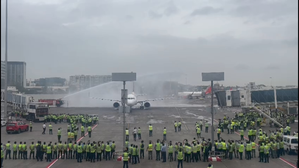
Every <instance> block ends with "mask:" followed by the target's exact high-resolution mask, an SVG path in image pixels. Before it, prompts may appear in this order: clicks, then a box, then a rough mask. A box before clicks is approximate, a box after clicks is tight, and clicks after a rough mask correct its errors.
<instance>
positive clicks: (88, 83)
mask: <svg viewBox="0 0 299 168" xmlns="http://www.w3.org/2000/svg"><path fill="white" fill-rule="evenodd" d="M111 80H112V76H111V75H75V76H70V81H69V86H70V88H75V90H77V91H79V90H82V89H87V88H90V87H93V86H97V85H100V84H103V83H107V82H110V81H111Z"/></svg>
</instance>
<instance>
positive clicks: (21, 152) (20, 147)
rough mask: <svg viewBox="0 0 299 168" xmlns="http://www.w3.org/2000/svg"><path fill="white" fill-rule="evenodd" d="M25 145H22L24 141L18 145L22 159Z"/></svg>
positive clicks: (19, 157) (19, 155) (19, 156)
mask: <svg viewBox="0 0 299 168" xmlns="http://www.w3.org/2000/svg"><path fill="white" fill-rule="evenodd" d="M22 148H23V145H22V141H21V142H20V144H19V145H18V151H19V153H18V159H22V158H23V149H22Z"/></svg>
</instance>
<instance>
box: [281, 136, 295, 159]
mask: <svg viewBox="0 0 299 168" xmlns="http://www.w3.org/2000/svg"><path fill="white" fill-rule="evenodd" d="M283 143H284V150H285V151H286V153H287V154H288V155H289V154H292V153H296V149H298V137H296V136H287V135H284V136H283Z"/></svg>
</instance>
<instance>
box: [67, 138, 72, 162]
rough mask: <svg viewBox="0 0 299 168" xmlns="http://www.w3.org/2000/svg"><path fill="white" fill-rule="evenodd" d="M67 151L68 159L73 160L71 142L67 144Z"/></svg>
mask: <svg viewBox="0 0 299 168" xmlns="http://www.w3.org/2000/svg"><path fill="white" fill-rule="evenodd" d="M68 149H69V157H68V159H73V143H72V141H70V142H69V144H68Z"/></svg>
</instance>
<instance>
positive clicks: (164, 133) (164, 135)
mask: <svg viewBox="0 0 299 168" xmlns="http://www.w3.org/2000/svg"><path fill="white" fill-rule="evenodd" d="M163 140H164V141H166V127H164V130H163Z"/></svg>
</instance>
